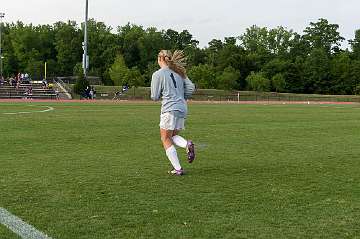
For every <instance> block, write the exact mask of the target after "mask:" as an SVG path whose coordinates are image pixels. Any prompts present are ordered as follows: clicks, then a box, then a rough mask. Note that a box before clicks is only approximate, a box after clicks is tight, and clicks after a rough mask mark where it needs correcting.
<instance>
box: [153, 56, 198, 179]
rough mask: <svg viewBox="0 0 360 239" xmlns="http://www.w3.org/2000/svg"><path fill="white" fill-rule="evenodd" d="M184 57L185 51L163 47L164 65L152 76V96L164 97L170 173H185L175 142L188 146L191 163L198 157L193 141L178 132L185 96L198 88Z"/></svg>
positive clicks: (163, 120) (163, 119)
mask: <svg viewBox="0 0 360 239" xmlns="http://www.w3.org/2000/svg"><path fill="white" fill-rule="evenodd" d="M185 60H186V58H185V56H184V54H183V52H182V51H175V52H174V54H172V53H171V51H169V50H162V51H160V53H159V55H158V64H159V66H160V68H161V69H160V70H158V71H156V72H155V73H154V74H153V75H152V80H151V98H152V99H153V100H155V101H157V100H160V98H162V106H161V115H160V136H161V141H162V143H163V146H164V149H165V152H166V155H167V157H168V159H169V161H170V162H171V164H172V166H173V169H172V170H170V171H169V172H168V173H169V174H172V175H176V176H181V175H183V174H184V170H183V168H182V167H181V165H180V162H179V159H178V156H177V152H176V148H175V146H174V145H177V146H179V147H181V148H184V149H186V151H187V157H188V162H189V163H192V162H193V161H194V159H195V146H194V144H193V142H192V141H191V140H189V141H187V140H186V139H184V138H183V137H181V136H179V135H178V133H179V131H180V130H182V129H184V128H185V127H184V126H185V118H186V116H187V103H186V99H187V98H189V97H190V96H191V95H192V93H193V92H194V90H195V86H194V84H193V83H192V82H191V81H190V80H189V78H188V77H187V75H186V69H185V66H186V63H185Z"/></svg>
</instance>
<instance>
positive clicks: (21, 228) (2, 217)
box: [0, 207, 51, 239]
mask: <svg viewBox="0 0 360 239" xmlns="http://www.w3.org/2000/svg"><path fill="white" fill-rule="evenodd" d="M0 224H3V225H4V226H6V227H7V228H9V229H10V230H11V231H13V232H14V233H15V234H17V235H18V236H20V237H21V238H23V239H51V237H49V236H48V235H46V234H44V233H42V232H41V231H38V230H36V228H34V227H33V226H31V225H29V224H27V223H26V222H24V221H23V220H21V219H20V218H18V217H17V216H15V215H13V214H11V213H10V212H8V211H7V210H6V209H4V208H1V207H0Z"/></svg>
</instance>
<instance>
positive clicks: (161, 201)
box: [0, 103, 360, 238]
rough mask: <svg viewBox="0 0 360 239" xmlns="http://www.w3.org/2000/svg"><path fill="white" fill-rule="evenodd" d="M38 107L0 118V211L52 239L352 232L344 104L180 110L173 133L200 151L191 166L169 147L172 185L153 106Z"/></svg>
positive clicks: (353, 178) (352, 156)
mask: <svg viewBox="0 0 360 239" xmlns="http://www.w3.org/2000/svg"><path fill="white" fill-rule="evenodd" d="M14 105H19V104H14ZM20 105H21V104H20ZM40 105H45V104H44V103H43V104H40ZM1 106H3V104H2V105H1ZM49 106H52V107H54V108H56V110H55V111H53V112H48V113H43V114H32V115H18V116H12V117H7V116H5V117H4V116H1V117H0V121H1V122H0V123H1V125H2V127H1V131H0V133H1V135H3V136H4V137H5V139H4V140H3V143H2V146H1V147H2V150H1V152H2V154H1V155H0V160H1V161H0V162H1V168H0V181H1V184H0V187H1V188H0V190H1V192H2V193H1V195H0V202H1V205H0V206H2V207H4V208H8V209H9V210H11V211H12V212H14V213H15V214H16V215H19V216H20V217H21V218H23V219H24V220H25V221H31V222H32V224H33V225H34V226H35V227H36V228H38V229H39V230H41V231H43V232H45V233H46V234H48V235H52V237H54V238H168V237H175V238H289V237H292V238H304V237H308V238H314V237H326V238H339V237H355V236H356V235H358V234H359V224H358V221H360V220H359V219H360V213H359V209H360V203H359V202H360V200H359V199H360V192H359V187H358V182H359V179H360V176H359V175H360V174H359V168H360V167H359V166H360V165H359V156H358V155H360V154H359V153H360V150H359V147H357V146H358V145H359V143H360V142H359V139H358V135H359V132H360V126H359V124H358V118H359V116H360V111H359V110H358V108H356V107H354V106H344V108H335V107H333V106H329V107H327V108H324V107H320V106H315V105H276V106H271V105H260V106H259V105H190V106H189V109H190V115H189V118H188V122H187V130H186V131H184V133H183V135H184V136H185V137H186V138H192V139H194V140H195V142H197V143H199V144H202V145H206V147H202V148H199V149H198V153H199V154H198V157H199V158H198V160H197V161H196V162H194V164H193V165H191V166H190V165H187V164H186V162H185V155H184V151H181V150H180V149H179V150H178V154H179V156H180V157H181V159H182V163H183V166H184V167H185V169H187V171H188V175H186V176H185V177H182V178H174V177H169V176H168V175H166V171H167V169H168V168H169V167H170V166H169V163H168V161H167V159H166V157H165V153H164V152H163V150H162V148H161V144H160V139H159V133H158V121H159V110H160V109H159V105H157V104H154V105H152V104H150V105H149V104H144V105H142V104H139V105H136V104H135V105H134V104H129V105H126V104H125V105H119V104H116V105H112V104H79V103H66V104H49ZM7 107H11V106H9V105H7Z"/></svg>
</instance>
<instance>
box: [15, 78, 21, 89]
mask: <svg viewBox="0 0 360 239" xmlns="http://www.w3.org/2000/svg"><path fill="white" fill-rule="evenodd" d="M20 84H21V81H20V80H18V81H17V82H16V89H17V90H18V89H19V88H20Z"/></svg>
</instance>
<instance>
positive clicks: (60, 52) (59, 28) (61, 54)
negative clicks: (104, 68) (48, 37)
mask: <svg viewBox="0 0 360 239" xmlns="http://www.w3.org/2000/svg"><path fill="white" fill-rule="evenodd" d="M54 32H55V42H54V45H55V49H56V51H57V55H56V60H57V63H58V69H57V73H58V74H59V75H61V76H70V75H72V73H73V69H74V67H75V65H76V64H77V63H78V62H79V61H80V60H81V59H82V51H83V50H82V48H81V43H82V41H83V40H82V33H81V31H80V29H79V28H78V26H77V24H76V22H74V21H68V22H67V23H65V22H57V23H55V24H54Z"/></svg>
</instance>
